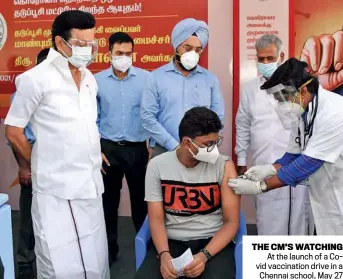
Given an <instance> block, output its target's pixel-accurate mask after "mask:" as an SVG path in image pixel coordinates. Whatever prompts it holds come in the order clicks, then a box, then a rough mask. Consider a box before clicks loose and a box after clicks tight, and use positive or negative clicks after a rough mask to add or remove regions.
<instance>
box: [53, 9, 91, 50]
mask: <svg viewBox="0 0 343 279" xmlns="http://www.w3.org/2000/svg"><path fill="white" fill-rule="evenodd" d="M95 23H96V21H95V18H94V16H93V15H92V14H91V13H87V12H83V11H79V10H72V11H65V12H63V13H61V14H60V15H58V16H57V17H56V18H55V20H54V22H53V24H52V30H51V36H52V43H53V46H54V47H56V46H55V38H56V36H61V37H62V38H63V39H64V40H66V41H68V40H69V39H70V37H71V30H72V29H79V30H87V29H92V28H94V27H95Z"/></svg>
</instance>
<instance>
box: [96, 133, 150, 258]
mask: <svg viewBox="0 0 343 279" xmlns="http://www.w3.org/2000/svg"><path fill="white" fill-rule="evenodd" d="M101 151H102V152H103V153H104V154H105V156H106V157H107V159H108V161H109V162H110V166H107V165H106V164H103V168H104V171H105V172H106V174H103V180H104V187H105V191H104V193H103V205H104V216H105V223H106V232H107V241H108V248H109V256H110V259H111V258H112V259H113V258H115V257H116V256H117V253H118V251H119V247H118V209H119V204H120V192H121V189H122V184H123V178H124V175H125V178H126V181H127V184H128V188H129V193H130V201H131V215H132V220H133V224H134V226H135V230H136V232H138V231H139V229H140V228H141V226H142V224H143V222H144V220H145V217H146V215H147V204H146V202H145V201H144V194H145V172H146V166H147V164H148V157H149V155H148V149H147V146H146V144H145V143H142V142H141V143H126V144H125V143H124V144H123V145H118V143H116V142H112V141H110V140H105V139H101Z"/></svg>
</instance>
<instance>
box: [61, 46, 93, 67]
mask: <svg viewBox="0 0 343 279" xmlns="http://www.w3.org/2000/svg"><path fill="white" fill-rule="evenodd" d="M67 45H68V46H69V47H70V48H71V52H72V55H71V56H70V57H68V56H67V55H66V54H65V53H64V52H63V51H62V53H63V54H64V55H65V57H66V58H67V60H68V61H69V63H70V64H72V65H73V66H74V67H76V68H85V67H87V66H88V65H89V64H90V63H92V61H93V55H92V47H90V46H89V47H88V46H87V47H80V46H73V45H69V44H68V43H67Z"/></svg>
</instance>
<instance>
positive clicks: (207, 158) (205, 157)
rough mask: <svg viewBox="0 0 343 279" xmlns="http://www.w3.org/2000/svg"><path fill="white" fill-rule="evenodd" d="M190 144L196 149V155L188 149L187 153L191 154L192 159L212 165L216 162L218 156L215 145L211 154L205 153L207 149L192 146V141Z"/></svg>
mask: <svg viewBox="0 0 343 279" xmlns="http://www.w3.org/2000/svg"><path fill="white" fill-rule="evenodd" d="M191 143H192V144H193V145H194V146H195V147H196V148H197V149H198V153H197V154H194V153H193V152H192V150H190V149H188V150H189V152H191V154H192V155H193V158H194V159H196V160H198V161H201V162H205V163H210V164H214V163H215V162H216V161H217V159H218V157H219V155H220V154H219V150H218V146H217V145H215V146H214V148H213V150H212V151H211V152H207V147H199V146H197V145H196V144H194V142H193V141H191Z"/></svg>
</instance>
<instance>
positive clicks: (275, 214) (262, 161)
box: [235, 78, 312, 235]
mask: <svg viewBox="0 0 343 279" xmlns="http://www.w3.org/2000/svg"><path fill="white" fill-rule="evenodd" d="M264 81H265V80H264V79H263V78H257V79H255V80H253V81H251V82H249V83H247V84H246V85H245V86H243V88H242V89H243V90H242V91H241V94H240V103H239V108H238V112H237V115H236V150H235V151H236V155H237V157H238V166H247V164H248V162H247V161H248V156H249V157H251V163H252V166H256V165H266V164H273V163H274V162H275V161H276V160H277V159H279V158H281V157H282V156H283V155H284V153H285V152H286V149H287V145H288V142H289V138H290V131H287V130H285V129H284V127H283V125H282V123H281V121H280V119H279V117H278V115H277V113H276V112H275V109H274V107H273V106H272V104H271V102H270V100H269V98H268V96H267V93H266V92H265V91H264V90H261V89H260V86H261V85H262V84H263V83H264ZM254 199H255V206H256V225H257V230H258V234H259V235H287V234H288V233H289V234H291V235H306V234H308V233H309V231H312V229H310V228H309V226H310V224H311V220H310V217H311V212H310V204H309V193H308V187H307V186H304V185H297V187H295V188H293V187H292V188H291V187H283V188H280V189H277V190H273V191H270V192H267V193H263V194H260V195H258V196H256V197H254ZM289 225H290V226H289ZM289 227H290V228H289Z"/></svg>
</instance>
